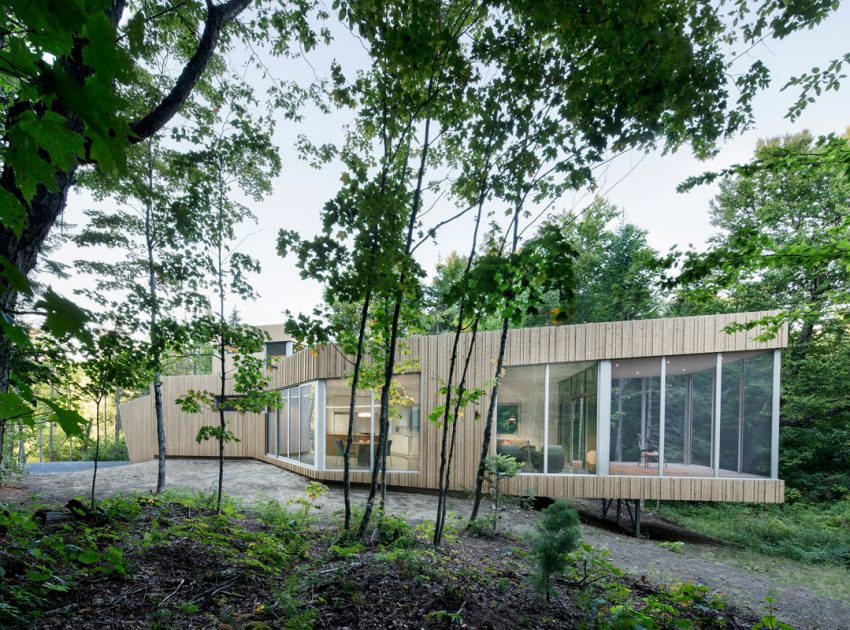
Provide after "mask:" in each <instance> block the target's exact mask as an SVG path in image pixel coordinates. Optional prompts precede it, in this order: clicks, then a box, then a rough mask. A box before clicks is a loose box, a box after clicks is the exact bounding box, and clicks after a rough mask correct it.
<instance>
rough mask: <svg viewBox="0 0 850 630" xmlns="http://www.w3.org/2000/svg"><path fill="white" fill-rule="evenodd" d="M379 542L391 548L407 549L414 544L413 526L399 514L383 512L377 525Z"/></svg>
mask: <svg viewBox="0 0 850 630" xmlns="http://www.w3.org/2000/svg"><path fill="white" fill-rule="evenodd" d="M378 536H379V538H378V540H379V543H380V544H381V545H383V546H385V547H389V548H391V549H409V548H410V547H413V546H414V545H416V540H415V539H414V538H413V528H412V527H411V526H410V524H408V522H407V521H406V520H404V519H403V518H401V517H400V516H394V515H392V514H384V517H383V518H382V519H381V522H380V524H379V525H378Z"/></svg>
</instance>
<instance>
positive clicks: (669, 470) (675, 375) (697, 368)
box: [664, 354, 717, 477]
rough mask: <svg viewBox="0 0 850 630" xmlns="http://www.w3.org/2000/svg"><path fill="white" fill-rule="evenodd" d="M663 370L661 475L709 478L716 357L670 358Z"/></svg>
mask: <svg viewBox="0 0 850 630" xmlns="http://www.w3.org/2000/svg"><path fill="white" fill-rule="evenodd" d="M665 367H666V380H665V384H666V390H665V405H664V464H665V466H666V469H665V471H664V472H665V474H667V475H670V476H675V475H679V474H681V475H687V476H689V477H711V476H713V474H714V470H713V468H712V460H711V453H712V433H713V425H714V377H715V374H716V372H717V355H716V354H700V355H691V356H684V357H670V358H667V359H665Z"/></svg>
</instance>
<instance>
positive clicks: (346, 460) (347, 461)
mask: <svg viewBox="0 0 850 630" xmlns="http://www.w3.org/2000/svg"><path fill="white" fill-rule="evenodd" d="M371 299H372V287H371V286H369V287H367V289H366V296H365V297H364V298H363V308H362V309H361V311H360V328H359V329H358V331H357V354H356V355H355V357H354V373H353V374H352V375H351V403H350V405H349V407H348V433H347V435H346V438H345V452H344V453H343V464H342V493H343V499H344V501H345V520H344V521H343V527H344V528H345V529H346V530H349V529H351V444H352V442H353V441H354V422H355V406H356V402H357V386H358V384H359V382H360V367H361V365H362V363H363V344H364V340H365V338H366V323H367V321H368V318H369V302H370V301H371Z"/></svg>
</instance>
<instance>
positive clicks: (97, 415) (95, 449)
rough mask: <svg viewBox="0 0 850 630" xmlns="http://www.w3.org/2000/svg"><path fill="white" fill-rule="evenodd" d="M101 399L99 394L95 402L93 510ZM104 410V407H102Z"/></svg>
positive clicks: (92, 504) (98, 449)
mask: <svg viewBox="0 0 850 630" xmlns="http://www.w3.org/2000/svg"><path fill="white" fill-rule="evenodd" d="M102 400H103V397H102V396H101V397H100V398H98V400H97V402H96V403H95V416H94V417H95V424H96V428H95V445H94V472H93V473H92V476H91V510H92V512H94V486H95V483H96V482H97V464H98V460H99V459H100V403H101V401H102ZM104 412H106V409H104Z"/></svg>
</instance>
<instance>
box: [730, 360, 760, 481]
mask: <svg viewBox="0 0 850 630" xmlns="http://www.w3.org/2000/svg"><path fill="white" fill-rule="evenodd" d="M721 390H722V391H721V404H720V472H719V474H720V476H722V477H740V476H745V477H747V476H758V477H767V476H770V450H771V431H772V415H773V356H772V353H770V352H759V353H753V352H735V353H728V354H724V355H723V375H722V377H721Z"/></svg>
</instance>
